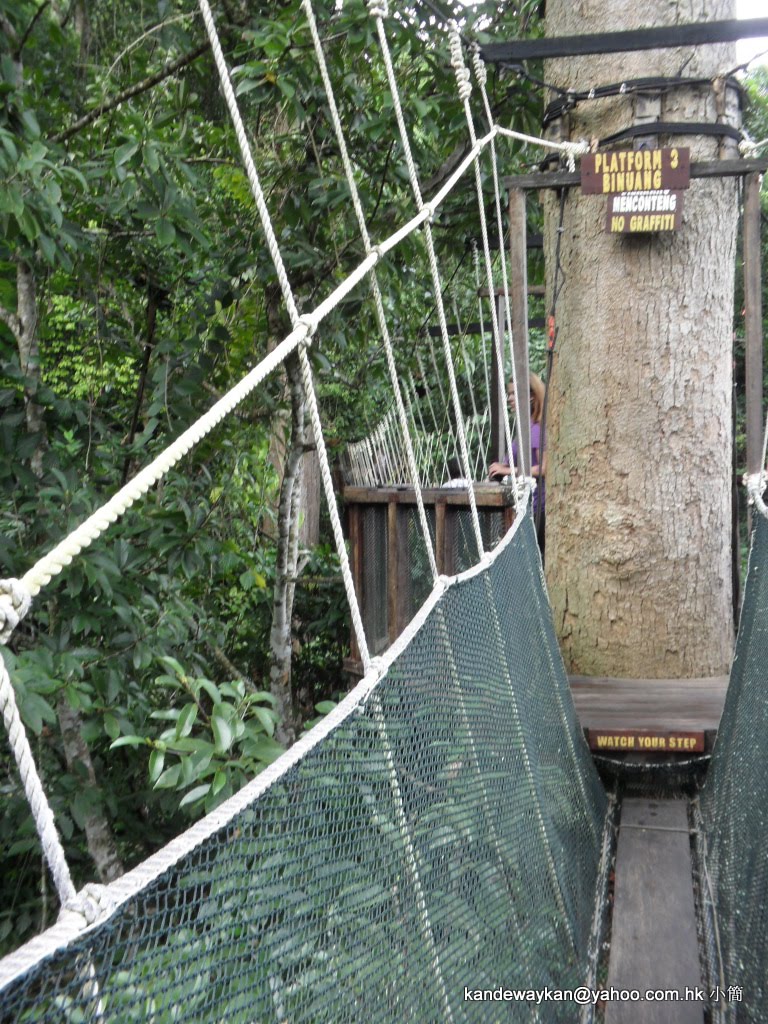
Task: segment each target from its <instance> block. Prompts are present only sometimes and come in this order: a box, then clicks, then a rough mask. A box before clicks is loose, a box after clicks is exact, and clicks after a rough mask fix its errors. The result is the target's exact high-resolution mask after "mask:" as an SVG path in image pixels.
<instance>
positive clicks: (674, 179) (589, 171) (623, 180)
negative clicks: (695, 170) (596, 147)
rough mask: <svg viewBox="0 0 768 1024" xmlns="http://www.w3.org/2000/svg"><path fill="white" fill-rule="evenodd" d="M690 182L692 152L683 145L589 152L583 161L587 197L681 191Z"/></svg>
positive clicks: (582, 168)
mask: <svg viewBox="0 0 768 1024" xmlns="http://www.w3.org/2000/svg"><path fill="white" fill-rule="evenodd" d="M690 181H691V151H690V149H687V148H682V147H680V146H675V147H670V148H668V149H621V150H614V151H613V152H607V153H589V154H587V156H584V157H582V159H581V191H582V193H583V194H584V195H592V196H594V195H603V196H607V195H612V194H615V193H617V192H655V191H658V190H659V189H675V190H677V189H681V188H688V185H689V184H690Z"/></svg>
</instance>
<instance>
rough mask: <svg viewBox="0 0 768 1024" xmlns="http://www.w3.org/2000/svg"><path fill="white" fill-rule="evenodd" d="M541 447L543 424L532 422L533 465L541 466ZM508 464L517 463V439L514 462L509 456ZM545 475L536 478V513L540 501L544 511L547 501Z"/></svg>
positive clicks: (514, 464) (534, 502)
mask: <svg viewBox="0 0 768 1024" xmlns="http://www.w3.org/2000/svg"><path fill="white" fill-rule="evenodd" d="M540 447H541V424H540V423H531V466H539V467H541V458H540V456H539V448H540ZM506 462H507V465H508V466H509V465H511V466H516V465H517V441H513V442H512V462H511V463H510V461H509V457H507V460H506ZM544 490H545V488H544V477H543V476H539V477H537V479H536V493H535V494H534V496H533V513H534V515H535V514H536V513H537V512H538V510H539V503H541V510H542V512H543V511H544V503H545V501H546V497H545V493H544Z"/></svg>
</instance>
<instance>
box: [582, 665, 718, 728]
mask: <svg viewBox="0 0 768 1024" xmlns="http://www.w3.org/2000/svg"><path fill="white" fill-rule="evenodd" d="M569 680H570V684H571V692H572V693H573V700H574V704H575V705H576V711H577V713H578V716H579V720H580V721H581V724H582V726H583V728H585V729H648V730H662V731H663V730H680V731H686V730H688V731H701V732H714V731H715V730H716V729H717V727H718V725H719V723H720V716H721V714H722V711H723V703H724V701H725V691H726V689H727V686H728V677H727V676H715V677H713V678H711V679H604V678H597V677H595V678H590V677H587V676H570V677H569Z"/></svg>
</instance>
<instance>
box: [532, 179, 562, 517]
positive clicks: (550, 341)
mask: <svg viewBox="0 0 768 1024" xmlns="http://www.w3.org/2000/svg"><path fill="white" fill-rule="evenodd" d="M559 195H560V214H559V216H558V223H557V239H556V241H555V276H554V280H553V282H552V306H551V308H550V313H549V316H548V317H547V376H546V380H545V381H544V407H543V408H542V410H541V431H540V436H539V487H541V486H542V483H543V476H544V474H543V469H544V452H545V450H546V444H547V409H548V407H549V385H550V382H551V380H552V367H553V364H554V358H555V347H556V344H557V334H558V326H557V300H558V298H559V297H560V292H561V291H562V288H563V285H564V284H565V271H564V270H563V265H562V263H561V262H560V245H561V242H562V238H563V220H564V217H565V201H566V199H567V198H568V189H567V188H561V189H560V190H559ZM543 514H544V502H543V501H541V500H539V503H538V506H537V508H536V533H537V534H538V533H539V531H540V530H541V517H542V515H543Z"/></svg>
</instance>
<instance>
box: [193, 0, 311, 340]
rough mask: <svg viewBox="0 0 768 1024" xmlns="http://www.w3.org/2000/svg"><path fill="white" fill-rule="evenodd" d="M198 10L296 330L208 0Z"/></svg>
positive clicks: (287, 286)
mask: <svg viewBox="0 0 768 1024" xmlns="http://www.w3.org/2000/svg"><path fill="white" fill-rule="evenodd" d="M198 5H199V7H200V13H201V14H202V16H203V21H204V22H205V29H206V32H207V33H208V40H209V42H210V44H211V51H212V53H213V59H214V61H215V63H216V70H217V71H218V73H219V81H220V83H221V89H222V92H223V93H224V99H225V101H226V104H227V108H228V110H229V116H230V118H231V120H232V125H233V127H234V129H235V135H236V136H237V141H238V144H239V146H240V153H241V155H242V158H243V164H244V166H245V173H246V174H247V175H248V181H249V183H250V186H251V192H252V193H253V198H254V199H255V201H256V207H257V209H258V211H259V218H260V220H261V224H262V227H263V229H264V234H265V235H266V239H267V246H268V248H269V255H270V256H271V257H272V262H273V263H274V266H275V271H276V272H277V279H278V281H279V283H280V291H281V292H282V293H283V300H284V301H285V305H286V307H287V308H288V315H289V316H290V318H291V325H292V326H293V327H296V324H297V323H298V320H299V311H298V309H297V308H296V303H295V301H294V298H293V292H292V290H291V285H290V282H289V281H288V274H287V272H286V269H285V264H284V263H283V257H282V254H281V252H280V246H279V245H278V243H277V238H276V237H275V233H274V230H273V229H272V220H271V218H270V215H269V210H268V209H267V203H266V200H265V199H264V193H263V192H262V189H261V182H260V181H259V175H258V172H257V171H256V165H255V164H254V162H253V155H252V153H251V147H250V144H249V143H248V137H247V136H246V134H245V125H244V124H243V119H242V117H241V116H240V108H239V107H238V104H237V99H236V98H235V90H234V89H233V88H232V81H231V79H230V77H229V70H228V68H227V63H226V61H225V59H224V54H223V52H222V49H221V43H220V41H219V34H218V32H217V31H216V25H215V24H214V21H213V14H212V13H211V8H210V5H209V3H208V0H198Z"/></svg>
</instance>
